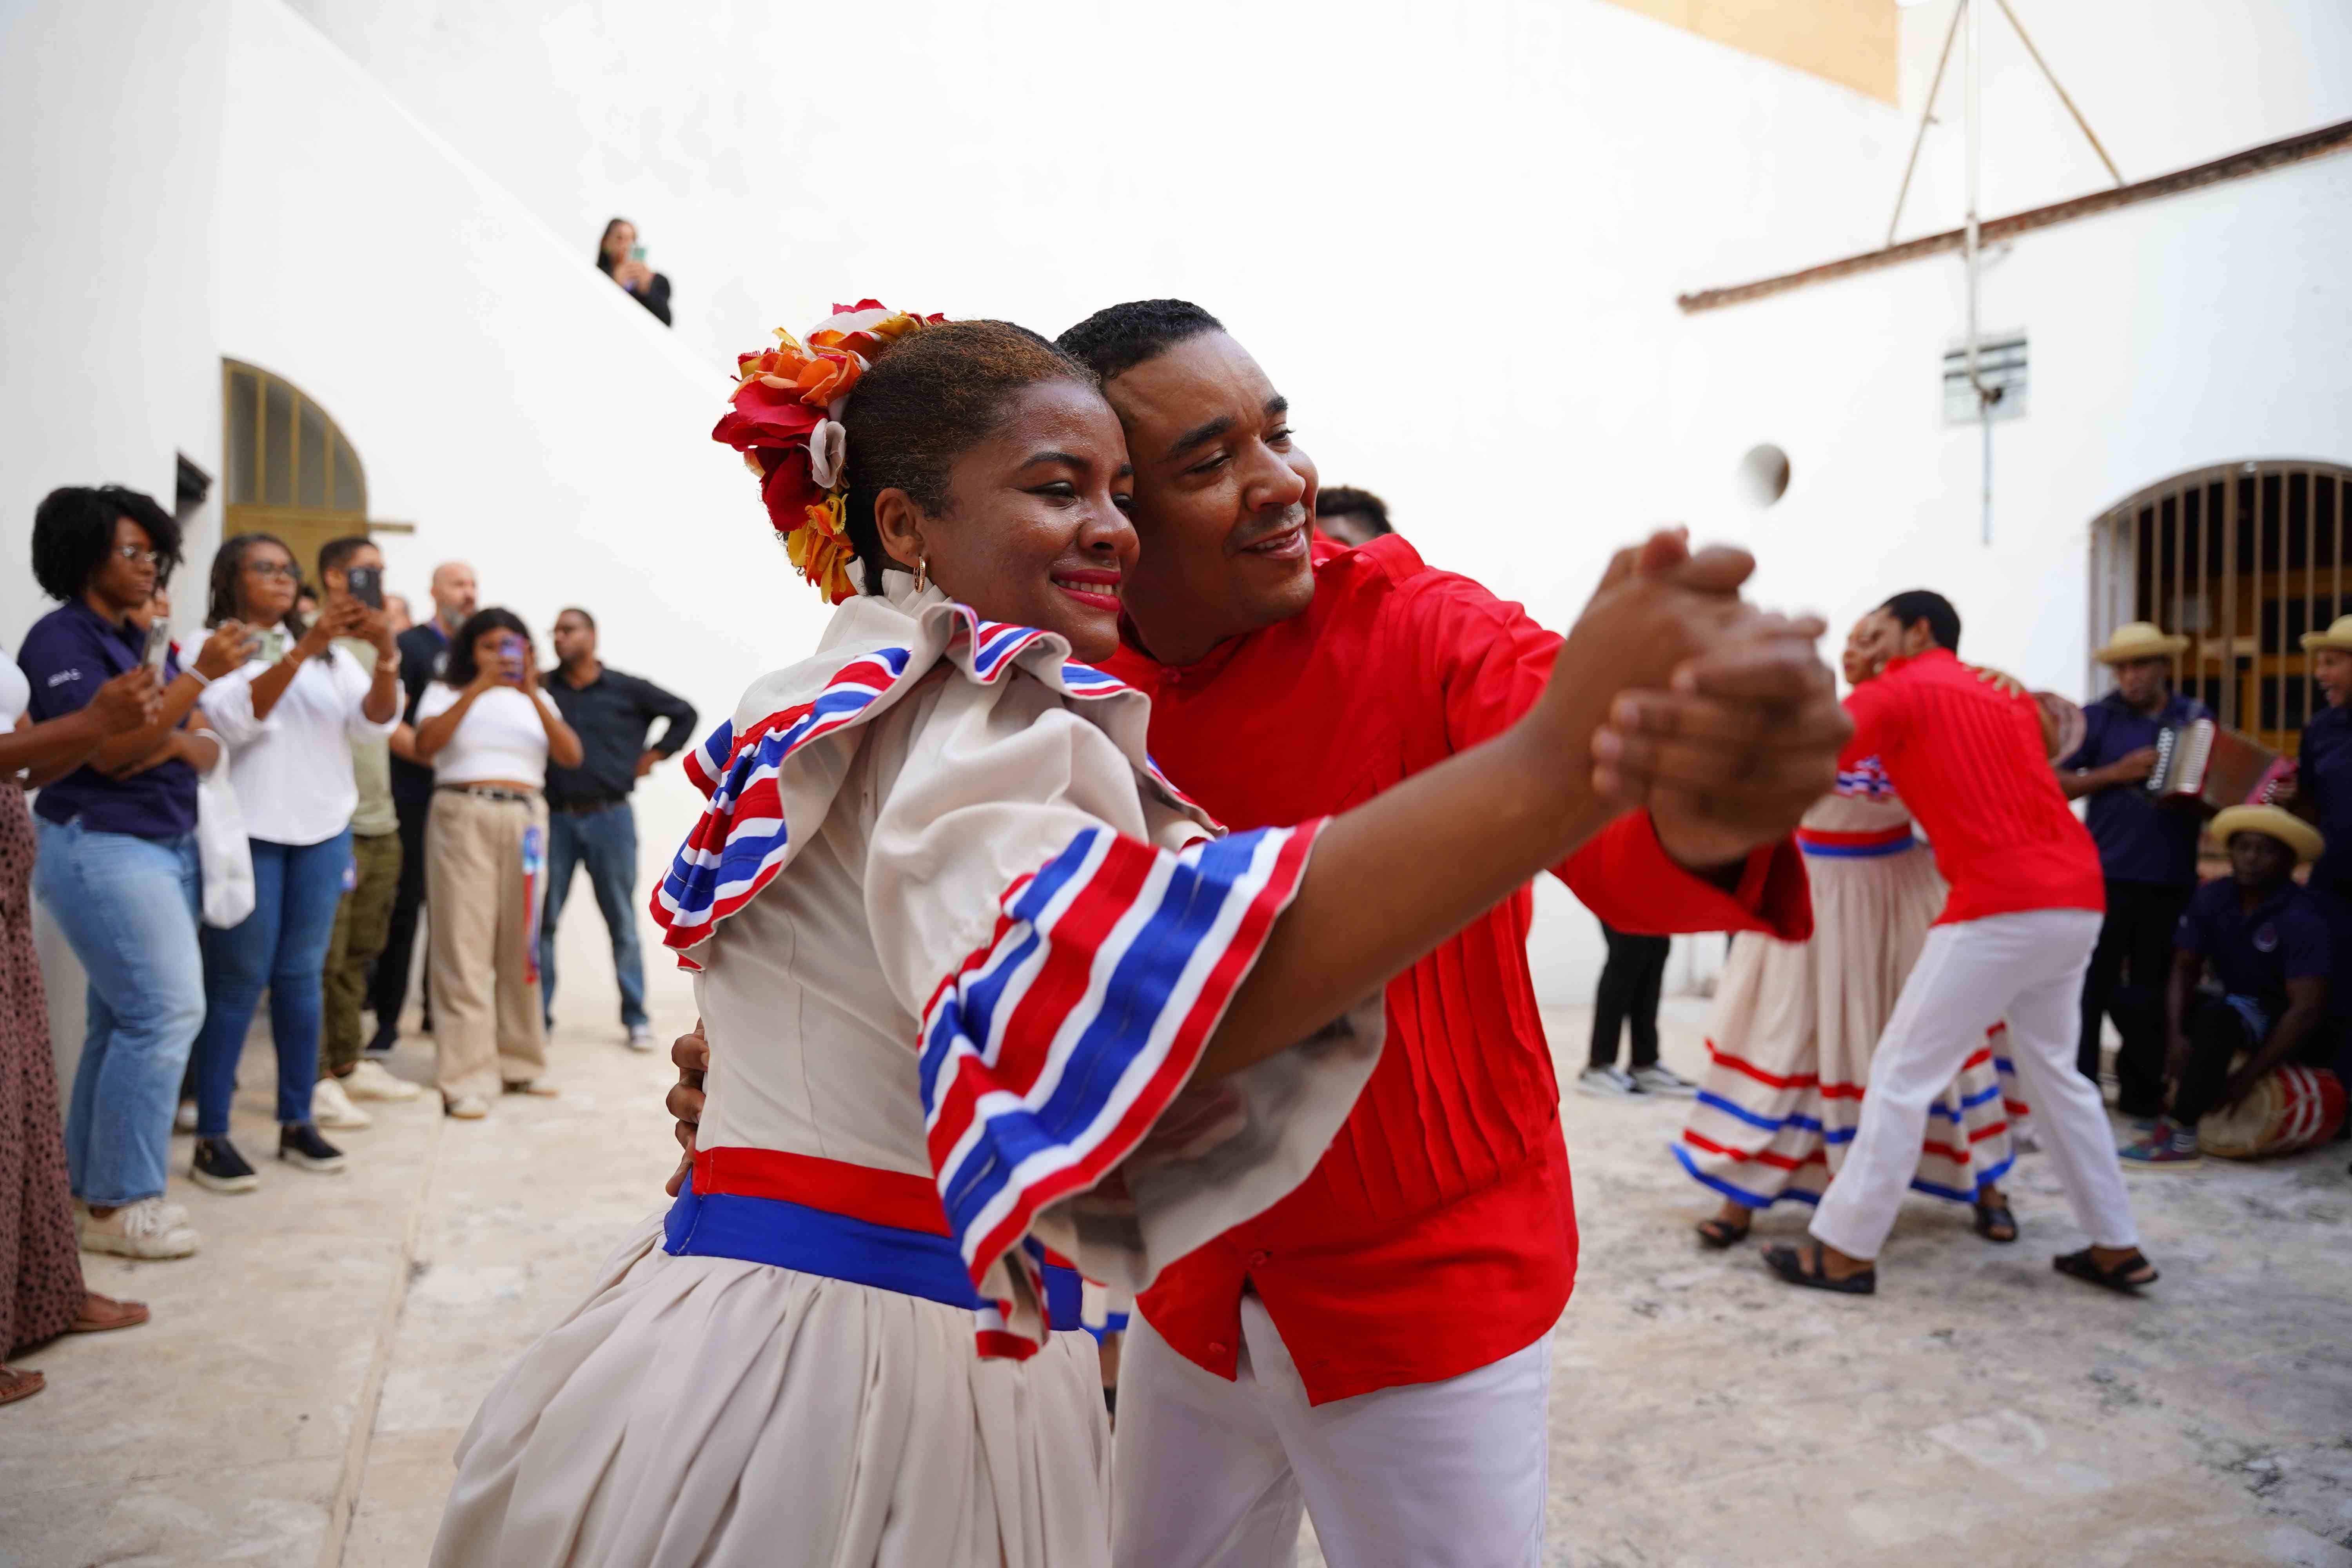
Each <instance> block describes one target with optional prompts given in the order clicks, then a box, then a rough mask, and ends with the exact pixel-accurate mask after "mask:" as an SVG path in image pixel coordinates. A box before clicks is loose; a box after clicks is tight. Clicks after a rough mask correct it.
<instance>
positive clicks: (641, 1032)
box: [629, 1024, 654, 1051]
mask: <svg viewBox="0 0 2352 1568" xmlns="http://www.w3.org/2000/svg"><path fill="white" fill-rule="evenodd" d="M653 1048H654V1032H653V1029H652V1026H649V1025H646V1024H633V1025H631V1026H630V1027H629V1049H631V1050H633V1051H649V1050H652V1049H653Z"/></svg>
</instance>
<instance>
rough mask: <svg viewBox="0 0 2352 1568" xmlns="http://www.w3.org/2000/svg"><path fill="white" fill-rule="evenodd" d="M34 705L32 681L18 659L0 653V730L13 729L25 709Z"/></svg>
mask: <svg viewBox="0 0 2352 1568" xmlns="http://www.w3.org/2000/svg"><path fill="white" fill-rule="evenodd" d="M32 705H33V687H32V683H31V682H30V681H28V680H26V679H25V672H24V671H23V670H22V669H19V668H16V660H15V659H13V658H9V657H8V656H7V655H6V654H5V653H0V730H13V729H15V728H16V721H17V720H18V719H20V718H22V717H23V716H24V712H25V710H26V709H27V708H29V707H31V706H32Z"/></svg>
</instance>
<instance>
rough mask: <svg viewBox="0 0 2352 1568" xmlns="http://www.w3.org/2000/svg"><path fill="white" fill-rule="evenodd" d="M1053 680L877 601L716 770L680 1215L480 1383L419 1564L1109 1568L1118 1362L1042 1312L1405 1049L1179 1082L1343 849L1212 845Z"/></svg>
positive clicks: (685, 865) (1347, 1047) (749, 710)
mask: <svg viewBox="0 0 2352 1568" xmlns="http://www.w3.org/2000/svg"><path fill="white" fill-rule="evenodd" d="M894 581H896V579H894ZM1068 651H1069V650H1068V647H1067V646H1066V644H1065V643H1064V642H1063V640H1062V639H1061V638H1059V637H1055V636H1053V635H1051V634H1046V633H1042V632H1037V631H1034V630H1030V629H1027V628H1023V627H1018V626H1002V625H997V624H994V623H991V622H987V621H982V620H979V619H977V618H976V617H975V616H972V614H971V612H970V611H969V610H966V609H964V608H963V607H961V606H960V605H952V604H950V602H948V601H947V600H946V599H945V598H944V597H943V596H942V595H940V593H939V591H938V590H937V589H936V588H934V589H930V590H928V591H926V592H925V593H923V594H921V595H915V594H913V593H911V592H909V591H905V590H903V589H902V590H901V591H900V592H898V593H897V594H894V595H892V596H891V597H889V598H887V599H884V598H879V597H871V596H866V597H859V598H856V599H853V600H851V601H850V602H849V603H847V604H846V605H844V606H843V607H842V608H841V610H840V611H839V612H838V613H837V615H836V616H835V619H834V621H833V623H832V624H831V626H830V627H829V628H828V630H827V633H826V636H825V638H824V644H823V646H822V648H821V650H820V652H819V654H818V655H817V657H815V658H813V659H811V660H810V661H808V662H807V663H805V664H803V665H801V666H798V667H795V668H792V669H788V670H785V671H782V672H781V673H779V674H776V675H772V676H770V677H767V678H765V679H761V681H759V682H758V683H756V684H755V685H754V686H753V687H752V689H751V691H750V693H749V694H747V696H746V697H745V699H744V700H743V702H742V704H741V706H740V708H739V709H738V710H737V712H736V714H735V717H734V720H733V721H732V722H731V724H730V725H728V726H725V727H722V729H721V730H720V731H719V732H718V733H717V734H716V735H714V736H713V737H712V738H711V740H710V741H709V742H705V744H704V746H703V747H702V748H701V749H700V750H699V751H698V752H697V753H696V757H695V759H694V760H693V761H692V762H691V763H690V764H689V772H691V773H696V774H697V775H698V782H699V783H702V784H704V786H705V787H706V789H707V790H708V791H709V793H710V795H711V804H710V807H709V810H708V811H707V812H706V814H705V816H704V818H703V821H702V823H701V824H700V825H699V826H698V827H697V829H696V831H695V834H694V835H693V837H691V838H689V840H688V844H687V845H686V847H684V848H683V849H681V850H680V852H679V855H678V858H677V863H676V865H675V867H674V868H673V869H672V871H671V873H670V875H669V876H668V877H667V879H665V882H664V884H663V887H662V889H661V890H660V891H659V893H658V894H657V895H656V911H655V912H656V919H657V920H659V921H661V923H662V924H663V925H664V926H665V928H666V930H667V933H668V934H667V939H666V940H667V942H668V943H669V945H670V946H672V947H674V948H677V949H679V950H680V951H681V952H682V953H683V954H684V956H685V957H686V959H687V960H688V962H689V963H692V964H695V965H698V966H699V968H700V973H699V974H698V977H697V982H696V984H697V993H698V1000H699V1002H700V1005H701V1011H702V1018H703V1026H704V1029H705V1031H706V1033H707V1034H708V1035H709V1039H710V1043H711V1067H710V1071H709V1079H708V1083H707V1089H708V1093H709V1103H708V1106H707V1109H706V1110H705V1112H704V1117H703V1121H702V1124H701V1131H700V1137H699V1150H700V1152H699V1154H698V1160H697V1164H696V1170H695V1179H694V1184H693V1189H692V1190H691V1191H690V1192H689V1193H688V1194H686V1195H685V1196H683V1197H681V1198H680V1199H679V1201H678V1203H677V1205H675V1206H673V1207H672V1209H671V1210H670V1211H669V1212H668V1214H667V1215H666V1216H656V1217H655V1218H653V1219H649V1220H648V1221H647V1222H646V1224H645V1225H644V1226H642V1227H640V1229H639V1230H638V1231H637V1232H636V1233H635V1234H634V1235H633V1236H631V1237H629V1238H628V1240H627V1241H626V1242H625V1243H624V1244H623V1245H622V1247H620V1249H619V1250H618V1251H617V1252H615V1253H614V1255H613V1257H612V1258H610V1259H609V1260H608V1261H607V1262H606V1264H605V1265H604V1268H603V1270H602V1272H601V1274H600V1275H599V1277H598V1279H597V1281H596V1284H595V1286H594V1287H593V1289H591V1290H590V1292H589V1294H588V1297H587V1299H586V1300H584V1301H583V1302H582V1303H581V1304H580V1306H579V1307H578V1308H577V1309H576V1310H573V1311H572V1313H571V1315H570V1316H569V1317H567V1318H566V1319H565V1320H564V1321H562V1322H561V1323H559V1324H557V1325H556V1326H555V1327H554V1328H553V1329H551V1330H550V1331H548V1333H547V1334H546V1335H545V1337H543V1338H542V1339H541V1340H540V1341H539V1342H537V1343H536V1344H534V1345H533V1346H532V1347H531V1348H530V1350H529V1351H527V1352H524V1354H523V1356H522V1358H521V1360H520V1361H519V1362H518V1363H516V1364H515V1365H514V1366H513V1367H512V1368H511V1369H510V1370H509V1372H508V1373H506V1375H505V1376H504V1377H503V1378H502V1379H501V1380H500V1381H499V1384H497V1385H496V1386H495V1387H494V1388H493V1389H492V1390H491V1391H490V1393H489V1395H488V1398H487V1399H486V1400H485V1402H484V1404H483V1406H482V1409H481V1412H480V1414H479V1415H478V1416H477V1417H476V1419H475V1422H474V1425H473V1426H472V1428H471V1430H470V1431H469V1432H468V1433H467V1436H466V1438H465V1441H464V1442H463V1444H462V1445H461V1446H460V1447H459V1449H458V1454H457V1482H456V1485H455V1488H454V1489H453V1491H452V1493H451V1496H450V1500H449V1505H448V1510H447V1514H446V1518H445V1519H444V1521H443V1524H442V1529H441V1534H440V1538H439V1541H438V1542H437V1544H436V1548H435V1552H434V1556H433V1562H434V1563H436V1564H440V1565H443V1568H459V1565H467V1568H473V1565H483V1568H488V1565H492V1564H495V1565H497V1568H551V1565H554V1564H560V1563H571V1564H583V1565H585V1564H595V1565H597V1568H637V1565H646V1568H651V1565H655V1564H660V1565H663V1568H671V1565H675V1568H687V1565H688V1564H696V1565H704V1568H752V1565H755V1564H756V1565H757V1568H801V1565H806V1568H815V1565H818V1564H825V1565H831V1568H854V1565H864V1564H890V1565H893V1568H956V1565H961V1564H975V1565H996V1564H1003V1565H1005V1568H1096V1565H1101V1564H1106V1563H1108V1561H1109V1511H1110V1499H1109V1477H1110V1464H1109V1450H1110V1435H1109V1430H1108V1425H1107V1422H1106V1419H1105V1415H1104V1410H1103V1401H1102V1395H1101V1389H1100V1380H1099V1377H1098V1374H1097V1364H1096V1357H1095V1353H1094V1344H1093V1342H1092V1341H1091V1340H1090V1339H1089V1338H1088V1337H1087V1335H1086V1334H1085V1333H1084V1332H1082V1331H1079V1325H1078V1324H1076V1323H1075V1322H1071V1321H1066V1320H1067V1318H1068V1316H1069V1314H1068V1312H1067V1310H1064V1311H1063V1312H1062V1313H1060V1314H1059V1315H1055V1314H1054V1313H1053V1311H1052V1309H1051V1307H1050V1306H1049V1298H1052V1299H1054V1300H1061V1301H1064V1302H1066V1301H1067V1300H1071V1299H1073V1298H1074V1297H1075V1295H1076V1291H1075V1290H1068V1289H1063V1287H1065V1286H1068V1285H1071V1284H1072V1283H1073V1281H1072V1280H1071V1279H1070V1278H1069V1277H1068V1274H1067V1269H1068V1268H1069V1266H1071V1265H1075V1267H1076V1269H1077V1270H1079V1271H1082V1272H1083V1273H1084V1275H1085V1276H1087V1278H1089V1279H1096V1280H1100V1281H1104V1282H1105V1283H1106V1284H1107V1285H1108V1286H1109V1287H1110V1288H1112V1289H1114V1290H1125V1291H1132V1290H1135V1289H1140V1288H1142V1287H1143V1286H1144V1285H1145V1284H1147V1283H1149V1282H1150V1279H1151V1278H1152V1276H1153V1275H1154V1273H1155V1272H1156V1271H1157V1270H1158V1268H1160V1267H1161V1266H1162V1265H1164V1264H1165V1263H1167V1262H1169V1261H1171V1260H1172V1259H1173V1258H1177V1257H1180V1256H1181V1255H1182V1254H1183V1253H1185V1252H1187V1251H1189V1250H1191V1249H1192V1248H1193V1247H1197V1246H1199V1245H1200V1244H1201V1243H1202V1242H1204V1241H1206V1240H1208V1239H1209V1238H1210V1237H1213V1236H1215V1235H1216V1234H1218V1233H1219V1232H1221V1231H1223V1230H1224V1229H1226V1228H1227V1227H1229V1226H1233V1225H1235V1224H1238V1223H1240V1222H1241V1221H1243V1220H1245V1219H1247V1218H1249V1217H1251V1216H1253V1215H1256V1214H1258V1213H1260V1212H1261V1211H1263V1210H1265V1208H1267V1207H1268V1206H1269V1205H1272V1204H1274V1203H1275V1202H1276V1200H1277V1199H1279V1198H1280V1197H1282V1196H1283V1195H1284V1194H1286V1193H1288V1192H1289V1191H1290V1190H1291V1189H1292V1188H1293V1187H1295V1186H1296V1185H1297V1184H1298V1183H1299V1182H1300V1181H1301V1180H1302V1179H1304V1178H1305V1176H1306V1175H1307V1173H1308V1172H1309V1171H1310V1170H1311V1169H1312V1168H1313V1166H1314V1164H1315V1162H1316V1161H1317V1159H1318V1157H1319V1156H1320V1155H1321V1153H1322V1152H1323V1150H1324V1148H1325V1146H1326V1145H1327V1144H1328V1142H1329V1141H1330V1139H1331V1138H1332V1136H1333V1135H1334V1133H1335V1132H1336V1131H1337V1130H1338V1129H1339V1125H1340V1123H1341V1122H1342V1121H1344V1120H1345V1118H1346V1116H1347V1114H1348V1112H1349V1109H1350V1108H1351V1107H1352V1105H1353V1104H1354V1102H1355V1099H1356V1096H1357V1094H1358V1092H1359V1091H1360V1089H1362V1087H1363V1084H1364V1082H1365V1080H1366V1079H1367V1078H1369V1077H1370V1073H1371V1070H1372V1067H1373V1064H1374V1061H1375V1059H1376V1058H1377V1057H1378V1054H1379V1050H1380V1045H1381V1030H1382V1021H1381V999H1380V997H1379V995H1378V994H1374V995H1372V996H1370V997H1369V998H1367V999H1366V1001H1365V1003H1364V1005H1360V1006H1359V1007H1357V1008H1355V1009H1353V1010H1351V1011H1350V1012H1349V1014H1348V1015H1346V1016H1343V1017H1341V1018H1339V1019H1337V1020H1335V1021H1334V1022H1333V1023H1332V1024H1331V1025H1330V1026H1328V1027H1327V1028H1325V1029H1324V1030H1323V1031H1321V1032H1320V1033H1319V1034H1318V1035H1317V1036H1315V1037H1312V1038H1310V1039H1307V1040H1305V1041H1302V1042H1300V1043H1299V1044H1298V1045H1297V1046H1294V1047H1291V1048H1289V1049H1287V1050H1285V1051H1282V1052H1279V1053H1277V1054H1276V1055H1275V1056H1274V1057H1272V1058H1268V1059H1267V1060H1265V1061H1264V1062H1261V1063H1259V1064H1257V1065H1256V1066H1255V1067H1253V1068H1249V1069H1247V1070H1246V1071H1244V1072H1242V1073H1239V1074H1236V1075H1234V1076H1233V1077H1231V1078H1228V1079H1223V1080H1222V1081H1221V1082H1219V1083H1217V1084H1215V1085H1213V1086H1210V1087H1208V1088H1205V1089H1195V1088H1192V1087H1189V1079H1191V1077H1192V1069H1193V1067H1194V1065H1195V1064H1196V1063H1197V1060H1198V1058H1199V1056H1200V1053H1201V1050H1202V1047H1204V1046H1205V1044H1206V1042H1207V1039H1208V1037H1209V1036H1210V1034H1211V1033H1212V1032H1213V1029H1214V1027H1215V1025H1216V1022H1217V1020H1218V1019H1219V1017H1221V1016H1222V1015H1223V1011H1224V1008H1225V1006H1226V1005H1227V1003H1228V1002H1229V1001H1230V999H1231V997H1232V995H1233V994H1234V989H1235V987H1236V986H1238V984H1240V982H1241V980H1242V979H1243V977H1244V976H1245V975H1246V974H1247V973H1248V972H1249V970H1250V968H1251V966H1252V965H1253V964H1254V963H1255V961H1256V958H1257V955H1258V952H1259V951H1260V947H1261V945H1262V943H1263V942H1264V940H1265V935H1266V932H1267V931H1268V929H1269V928H1270V927H1271V925H1272V923H1273V921H1274V919H1275V917H1276V915H1277V914H1278V913H1279V912H1280V911H1281V910H1282V908H1283V907H1284V906H1285V905H1286V903H1287V902H1288V900H1289V899H1290V898H1291V896H1292V894H1293V893H1294V892H1295V890H1296V889H1297V883H1298V879H1299V876H1300V874H1301V873H1302V871H1303V869H1304V867H1305V865H1306V863H1307V858H1308V857H1309V856H1310V855H1311V853H1312V850H1313V841H1314V837H1315V835H1316V833H1317V831H1318V829H1319V827H1320V824H1308V825H1306V826H1301V827H1298V828H1296V829H1287V828H1285V829H1265V830H1260V831H1257V832H1253V833H1247V834H1237V835H1234V836H1233V837H1223V838H1220V837H1215V834H1214V829H1213V825H1212V824H1210V823H1209V821H1208V819H1207V818H1206V817H1205V816H1203V815H1202V813H1201V812H1200V810H1199V809H1198V808H1197V807H1195V806H1193V805H1192V804H1191V803H1190V802H1188V801H1186V800H1185V799H1184V798H1183V796H1182V795H1180V794H1179V793H1177V792H1176V791H1175V790H1174V789H1173V788H1172V787H1171V786H1170V785H1169V784H1167V783H1166V782H1165V781H1164V780H1162V779H1160V776H1159V775H1158V773H1157V772H1156V770H1154V769H1153V768H1152V766H1151V764H1150V760H1149V758H1148V757H1147V755H1146V753H1145V751H1144V731H1145V727H1146V723H1147V720H1148V717H1149V708H1148V703H1147V701H1146V700H1145V699H1144V698H1143V696H1142V695H1141V694H1140V693H1138V692H1135V691H1132V690H1129V689H1127V688H1126V687H1124V686H1123V685H1121V684H1120V683H1119V682H1118V681H1117V680H1115V679H1111V678H1110V677H1108V676H1105V675H1103V674H1102V673H1101V672H1099V671H1097V670H1094V669H1092V668H1089V667H1087V666H1085V665H1081V664H1076V663H1072V662H1069V660H1068V657H1067V656H1068Z"/></svg>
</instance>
